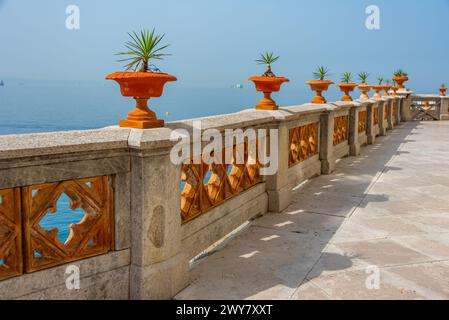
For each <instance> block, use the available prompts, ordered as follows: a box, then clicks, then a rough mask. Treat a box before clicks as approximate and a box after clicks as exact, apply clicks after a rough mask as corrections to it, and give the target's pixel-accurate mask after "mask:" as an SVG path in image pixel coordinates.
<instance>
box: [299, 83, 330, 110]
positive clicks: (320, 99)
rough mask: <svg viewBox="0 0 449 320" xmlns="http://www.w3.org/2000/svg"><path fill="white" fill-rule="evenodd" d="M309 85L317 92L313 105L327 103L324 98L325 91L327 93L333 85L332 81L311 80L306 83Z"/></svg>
mask: <svg viewBox="0 0 449 320" xmlns="http://www.w3.org/2000/svg"><path fill="white" fill-rule="evenodd" d="M306 83H307V84H308V85H310V88H311V89H312V90H313V91H315V92H316V96H315V97H313V99H312V103H318V104H322V103H326V102H327V101H326V99H325V98H324V97H323V96H322V94H321V93H322V92H323V91H327V89H328V88H329V86H330V85H331V84H333V82H332V81H329V80H309V81H307V82H306Z"/></svg>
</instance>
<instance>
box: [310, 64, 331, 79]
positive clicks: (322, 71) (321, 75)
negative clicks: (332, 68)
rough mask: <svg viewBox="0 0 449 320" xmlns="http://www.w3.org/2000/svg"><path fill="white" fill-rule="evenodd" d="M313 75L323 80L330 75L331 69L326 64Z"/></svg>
mask: <svg viewBox="0 0 449 320" xmlns="http://www.w3.org/2000/svg"><path fill="white" fill-rule="evenodd" d="M313 76H314V77H315V79H317V80H321V81H323V80H324V78H325V77H326V76H329V69H328V68H326V67H325V66H321V67H318V68H317V69H316V71H315V72H314V73H313Z"/></svg>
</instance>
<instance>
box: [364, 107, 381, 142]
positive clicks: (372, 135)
mask: <svg viewBox="0 0 449 320" xmlns="http://www.w3.org/2000/svg"><path fill="white" fill-rule="evenodd" d="M374 107H375V104H373V103H367V104H366V120H367V121H366V141H367V144H373V143H374V141H375V140H376V132H374ZM377 112H378V113H379V110H377Z"/></svg>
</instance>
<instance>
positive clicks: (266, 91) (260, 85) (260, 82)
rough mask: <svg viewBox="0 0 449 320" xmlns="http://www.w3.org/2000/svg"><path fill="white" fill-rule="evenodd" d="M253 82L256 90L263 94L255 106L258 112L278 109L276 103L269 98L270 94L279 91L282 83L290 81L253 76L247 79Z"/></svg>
mask: <svg viewBox="0 0 449 320" xmlns="http://www.w3.org/2000/svg"><path fill="white" fill-rule="evenodd" d="M248 80H251V81H253V82H254V85H255V86H256V90H257V91H260V92H263V98H262V99H261V100H260V101H259V103H258V104H257V105H256V109H258V110H277V109H279V107H278V106H277V104H276V102H275V101H274V100H273V99H272V98H271V93H272V92H277V91H279V90H280V89H281V85H282V84H283V83H284V82H288V81H290V80H289V79H287V78H285V77H267V76H254V77H250V78H248Z"/></svg>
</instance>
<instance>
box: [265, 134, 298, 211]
mask: <svg viewBox="0 0 449 320" xmlns="http://www.w3.org/2000/svg"><path fill="white" fill-rule="evenodd" d="M278 146H279V149H278V157H279V158H278V161H279V163H278V171H277V173H276V174H274V175H271V176H267V177H266V186H267V192H268V203H269V205H268V210H269V211H272V212H281V211H282V210H284V209H285V208H287V207H288V206H289V205H290V203H291V198H292V186H291V185H290V183H289V178H288V152H289V148H290V146H289V130H288V128H287V126H285V125H280V126H279V131H278Z"/></svg>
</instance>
